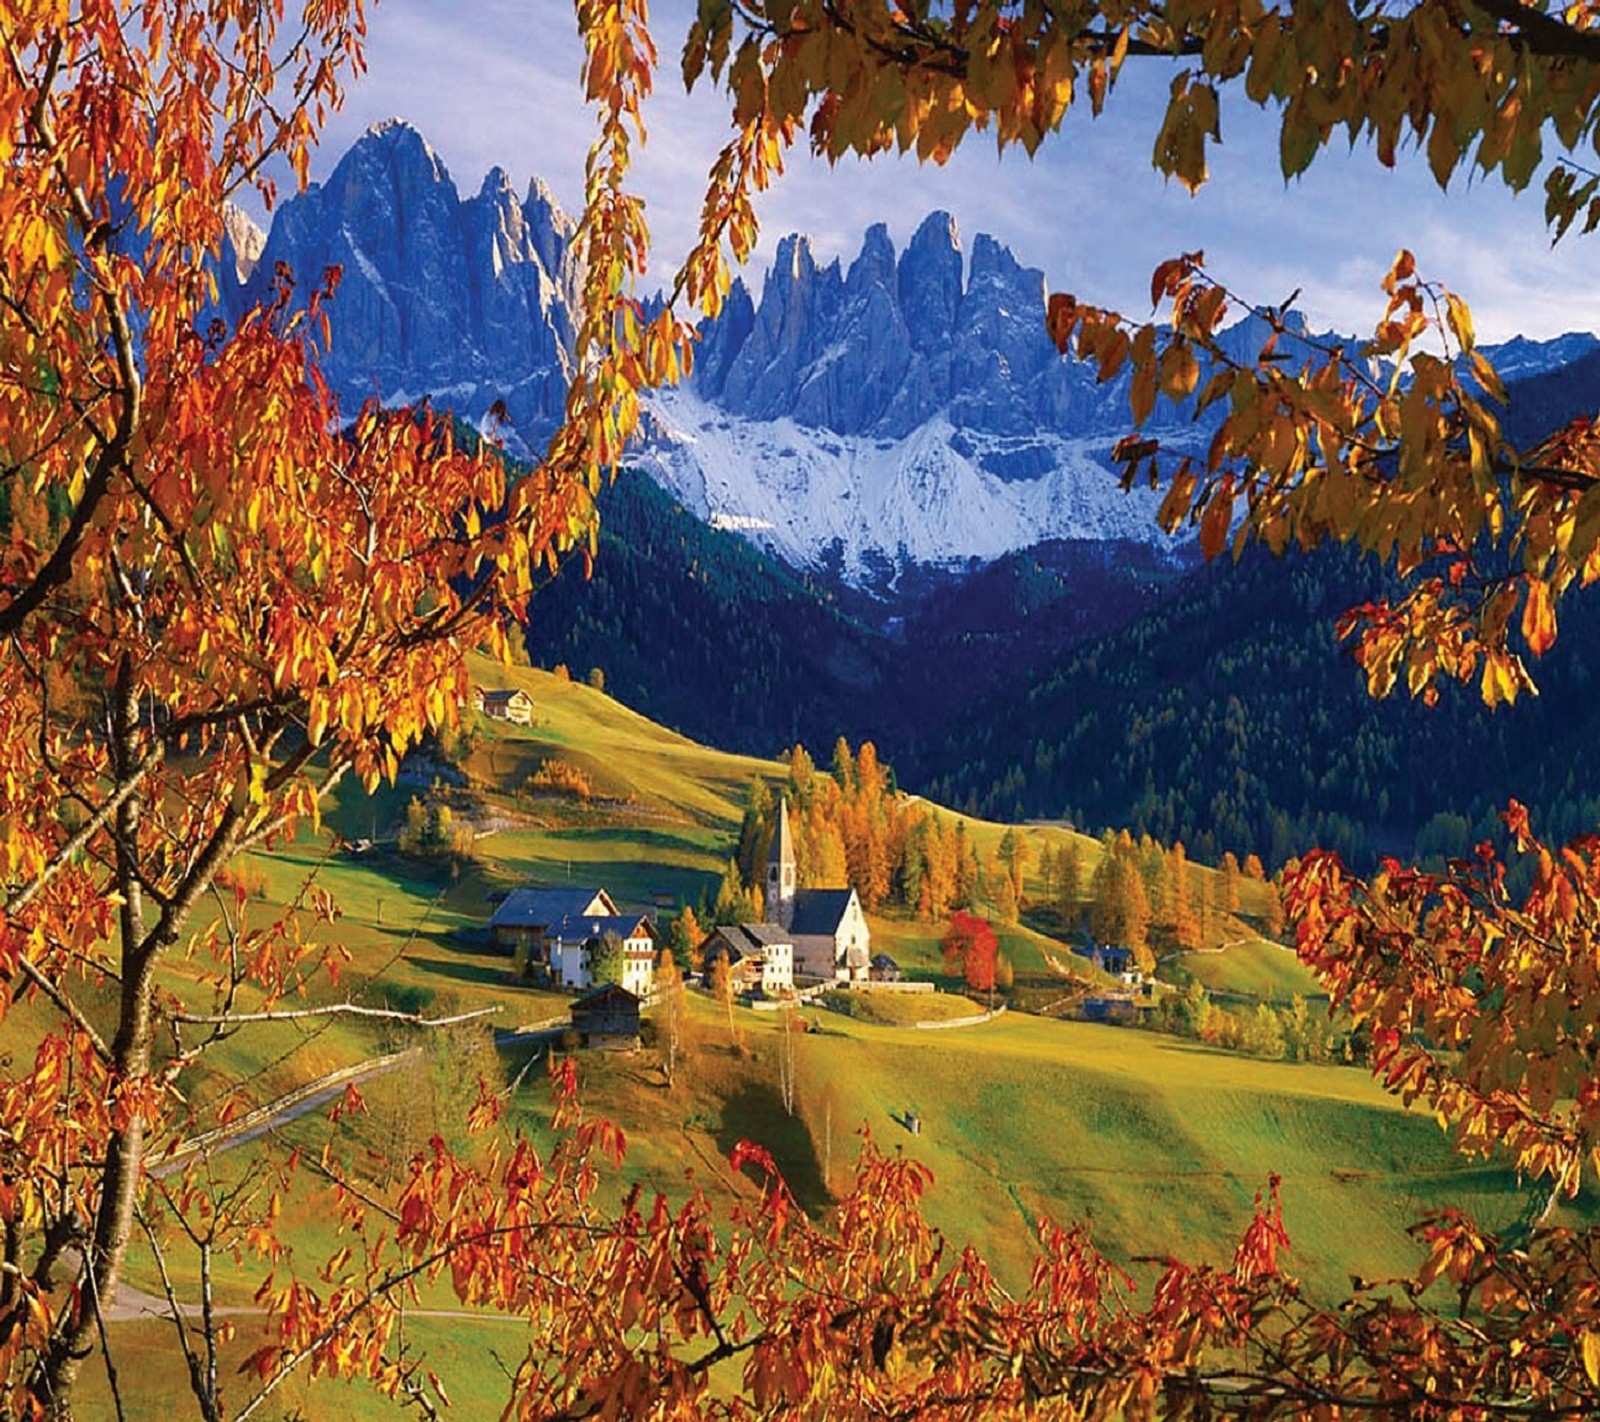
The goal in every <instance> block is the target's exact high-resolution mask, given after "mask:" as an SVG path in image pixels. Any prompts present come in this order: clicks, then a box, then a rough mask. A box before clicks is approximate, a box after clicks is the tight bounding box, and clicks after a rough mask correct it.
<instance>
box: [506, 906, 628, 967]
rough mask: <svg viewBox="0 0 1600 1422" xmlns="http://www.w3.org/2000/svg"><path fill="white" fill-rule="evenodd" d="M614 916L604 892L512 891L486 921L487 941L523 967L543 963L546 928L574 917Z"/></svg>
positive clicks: (545, 960)
mask: <svg viewBox="0 0 1600 1422" xmlns="http://www.w3.org/2000/svg"><path fill="white" fill-rule="evenodd" d="M616 912H617V906H616V904H614V903H613V902H612V901H611V895H609V894H608V893H606V891H605V890H604V889H582V888H570V887H569V888H562V889H536V888H531V887H529V888H521V889H513V890H512V891H511V892H510V893H509V894H507V895H506V896H505V897H504V898H503V899H501V900H500V903H499V905H498V907H496V909H495V911H494V916H493V917H492V918H491V919H490V920H489V941H490V942H491V943H492V944H493V945H494V946H495V947H496V948H499V949H501V950H503V951H504V952H507V953H511V954H514V955H516V954H520V959H521V961H522V962H524V963H547V962H548V961H549V954H548V952H547V951H546V950H545V935H546V932H547V930H548V929H549V927H550V925H551V924H553V923H557V922H559V921H560V920H561V919H564V918H570V917H572V916H573V915H575V914H600V915H605V916H608V917H609V916H610V915H613V914H615V913H616Z"/></svg>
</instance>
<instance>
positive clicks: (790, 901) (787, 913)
mask: <svg viewBox="0 0 1600 1422" xmlns="http://www.w3.org/2000/svg"><path fill="white" fill-rule="evenodd" d="M794 879H795V867H794V836H793V835H792V834H791V833H790V831H789V797H788V796H787V795H785V796H781V797H780V798H779V800H778V823H777V824H776V825H774V826H773V829H772V847H771V848H770V849H769V850H768V851H767V917H768V918H769V919H771V920H772V921H773V922H774V923H777V924H781V925H782V926H783V927H784V928H787V927H788V926H789V922H790V920H791V919H792V918H793V917H794V887H795V885H794Z"/></svg>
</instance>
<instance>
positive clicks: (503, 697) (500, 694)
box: [479, 686, 533, 703]
mask: <svg viewBox="0 0 1600 1422" xmlns="http://www.w3.org/2000/svg"><path fill="white" fill-rule="evenodd" d="M479 689H480V690H481V691H482V692H483V699H484V701H485V702H489V701H494V702H497V703H498V702H501V701H511V700H514V699H515V698H516V697H518V696H521V697H524V698H526V699H527V700H529V701H532V700H533V698H532V697H531V696H529V695H528V693H527V692H526V691H524V690H523V689H522V688H521V687H520V686H508V687H505V688H503V689H490V688H489V687H480V688H479Z"/></svg>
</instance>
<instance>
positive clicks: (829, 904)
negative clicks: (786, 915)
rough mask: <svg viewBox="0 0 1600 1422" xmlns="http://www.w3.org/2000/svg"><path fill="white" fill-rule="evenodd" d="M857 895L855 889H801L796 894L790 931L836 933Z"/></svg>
mask: <svg viewBox="0 0 1600 1422" xmlns="http://www.w3.org/2000/svg"><path fill="white" fill-rule="evenodd" d="M855 895H856V891H855V890H854V889H800V890H798V891H797V892H796V894H795V896H794V917H793V918H792V919H790V920H789V931H790V932H791V933H793V934H794V935H795V937H797V938H798V937H800V936H801V935H802V934H819V933H825V934H828V935H830V936H831V935H832V934H835V933H837V932H838V931H839V924H840V922H841V921H842V920H843V918H844V912H845V910H846V909H847V908H849V907H850V900H851V899H853V898H854V897H855Z"/></svg>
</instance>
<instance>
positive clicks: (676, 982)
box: [654, 948, 683, 1086]
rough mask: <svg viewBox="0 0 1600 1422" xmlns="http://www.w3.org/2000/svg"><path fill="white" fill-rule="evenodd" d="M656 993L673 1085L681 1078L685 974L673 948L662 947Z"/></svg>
mask: <svg viewBox="0 0 1600 1422" xmlns="http://www.w3.org/2000/svg"><path fill="white" fill-rule="evenodd" d="M654 994H655V1000H656V1004H657V1011H656V1034H657V1045H658V1046H659V1047H660V1049H661V1074H662V1075H663V1076H664V1077H666V1079H667V1085H668V1086H671V1085H672V1084H673V1083H674V1082H675V1081H676V1080H677V1079H678V1054H679V1051H680V1050H681V1048H682V1046H683V1030H682V1024H683V974H682V973H680V972H679V971H678V962H677V959H676V958H675V957H674V956H673V953H672V949H670V948H664V949H662V952H661V961H660V962H659V963H658V964H657V965H656V976H655V988H654Z"/></svg>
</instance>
